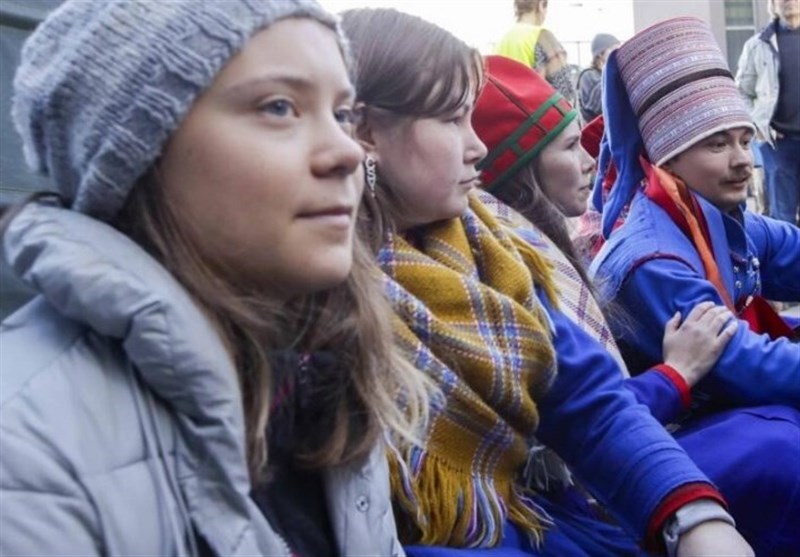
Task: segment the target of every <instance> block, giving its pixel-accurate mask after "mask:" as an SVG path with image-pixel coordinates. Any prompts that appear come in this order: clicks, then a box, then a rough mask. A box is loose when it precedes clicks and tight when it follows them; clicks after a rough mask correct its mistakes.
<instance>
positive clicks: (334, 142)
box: [311, 117, 364, 177]
mask: <svg viewBox="0 0 800 557" xmlns="http://www.w3.org/2000/svg"><path fill="white" fill-rule="evenodd" d="M312 133H313V137H314V139H315V140H316V141H315V143H316V145H315V148H314V151H313V154H312V157H311V169H312V172H313V173H314V174H315V175H316V176H319V177H342V176H348V175H350V174H352V173H353V172H355V171H356V169H357V168H358V166H359V164H360V163H361V161H362V160H364V149H363V148H362V147H361V145H360V144H359V143H358V142H357V141H356V140H355V138H354V137H353V134H352V132H351V131H350V130H349V129H348V128H347V127H344V126H342V124H341V123H340V122H337V121H336V119H335V118H333V117H331V118H329V119H326V122H325V123H324V124H323V125H320V126H318V127H317V128H315V129H314V130H313V132H312Z"/></svg>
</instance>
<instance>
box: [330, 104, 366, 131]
mask: <svg viewBox="0 0 800 557" xmlns="http://www.w3.org/2000/svg"><path fill="white" fill-rule="evenodd" d="M363 113H364V107H363V105H356V106H348V107H342V108H338V109H336V110H335V111H334V112H333V117H334V118H335V119H336V121H337V122H339V123H340V124H341V125H342V126H348V127H350V126H355V125H357V124H358V123H359V122H361V118H362V116H363Z"/></svg>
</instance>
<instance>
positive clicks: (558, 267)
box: [476, 191, 630, 377]
mask: <svg viewBox="0 0 800 557" xmlns="http://www.w3.org/2000/svg"><path fill="white" fill-rule="evenodd" d="M476 196H477V197H478V198H479V199H480V200H481V202H483V204H484V205H486V207H487V208H488V209H489V211H491V213H492V215H494V217H495V218H496V219H497V220H498V221H500V222H501V223H502V224H503V225H505V226H508V227H509V228H511V229H512V230H514V229H517V230H527V231H530V232H531V233H533V235H534V236H535V241H533V240H532V241H531V244H532V245H533V246H534V247H535V248H536V249H537V250H538V251H539V253H541V254H542V255H543V256H544V257H546V258H547V259H549V260H550V261H551V262H552V264H553V280H554V281H555V284H556V286H557V287H558V302H559V309H560V310H561V312H562V313H563V314H564V315H566V316H567V317H569V319H570V320H571V321H572V322H574V323H575V324H577V325H578V326H579V327H580V328H581V329H583V330H584V331H585V332H586V333H588V334H590V335H591V336H592V337H594V338H595V339H596V340H597V341H598V342H599V343H600V344H602V345H603V348H605V349H606V351H607V352H608V353H609V354H611V357H613V358H614V360H615V361H616V362H617V364H619V368H620V370H621V371H622V376H623V377H630V373H629V372H628V367H627V366H626V365H625V360H623V359H622V353H621V352H620V351H619V346H617V342H616V341H615V340H614V335H613V334H611V329H610V328H609V326H608V321H607V320H606V318H605V315H603V312H602V310H601V309H600V306H599V305H598V304H597V300H595V298H594V295H592V292H591V291H590V290H589V288H588V287H587V286H586V284H584V282H583V279H582V278H581V276H580V274H579V273H578V271H576V270H575V267H573V265H572V263H571V262H570V261H569V259H567V256H566V255H564V252H562V251H561V250H560V249H559V247H558V246H557V245H556V244H555V243H553V241H552V240H551V239H550V238H548V237H547V236H546V235H545V234H543V233H542V232H541V231H540V230H539V229H537V228H536V227H535V226H534V225H533V224H532V223H531V222H530V221H529V220H528V219H526V218H525V217H523V216H522V215H521V214H520V213H518V212H517V211H515V210H514V209H512V208H511V207H509V206H508V205H506V204H505V203H503V202H502V201H500V200H499V199H497V198H496V197H494V196H493V195H491V194H490V193H487V192H485V191H478V192H477V193H476ZM520 234H522V233H520ZM526 239H529V238H527V237H526Z"/></svg>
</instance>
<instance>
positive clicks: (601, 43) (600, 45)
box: [592, 33, 619, 59]
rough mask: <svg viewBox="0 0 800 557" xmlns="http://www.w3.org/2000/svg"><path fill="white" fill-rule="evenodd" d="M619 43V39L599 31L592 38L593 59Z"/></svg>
mask: <svg viewBox="0 0 800 557" xmlns="http://www.w3.org/2000/svg"><path fill="white" fill-rule="evenodd" d="M618 44H619V39H617V38H616V37H615V36H614V35H609V34H608V33H598V34H597V35H595V36H594V38H593V39H592V59H594V58H597V57H598V56H600V54H601V53H602V52H603V51H604V50H606V49H607V48H611V47H612V46H614V45H618Z"/></svg>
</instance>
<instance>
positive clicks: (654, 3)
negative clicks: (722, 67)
mask: <svg viewBox="0 0 800 557" xmlns="http://www.w3.org/2000/svg"><path fill="white" fill-rule="evenodd" d="M764 1H766V0H764ZM765 9H766V8H765ZM679 16H694V17H699V18H700V19H702V20H704V21H707V22H708V23H709V25H710V26H711V31H712V32H713V33H714V37H715V38H716V39H717V42H718V43H719V45H720V47H721V48H722V53H723V54H724V55H727V46H726V41H725V3H724V2H723V1H722V0H633V25H634V27H635V29H636V32H637V33H638V32H639V31H641V30H643V29H646V28H647V27H650V26H651V25H653V24H654V23H658V22H659V21H662V20H664V19H669V18H671V17H679Z"/></svg>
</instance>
